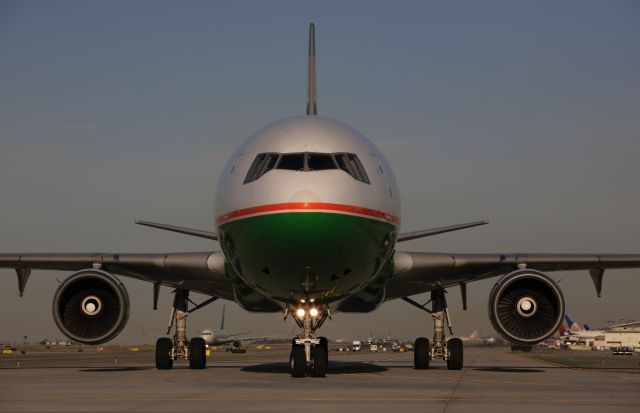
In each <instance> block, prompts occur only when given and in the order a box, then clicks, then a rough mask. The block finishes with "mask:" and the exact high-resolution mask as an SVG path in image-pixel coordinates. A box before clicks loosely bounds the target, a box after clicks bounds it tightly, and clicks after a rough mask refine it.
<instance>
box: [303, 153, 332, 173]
mask: <svg viewBox="0 0 640 413" xmlns="http://www.w3.org/2000/svg"><path fill="white" fill-rule="evenodd" d="M307 169H309V170H310V171H324V170H326V169H338V166H337V165H336V163H335V161H334V160H333V155H332V154H330V153H316V152H309V153H307Z"/></svg>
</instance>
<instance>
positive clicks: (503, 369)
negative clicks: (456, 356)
mask: <svg viewBox="0 0 640 413" xmlns="http://www.w3.org/2000/svg"><path fill="white" fill-rule="evenodd" d="M474 370H477V371H489V372H494V373H544V371H545V370H544V369H534V368H530V367H477V368H474Z"/></svg>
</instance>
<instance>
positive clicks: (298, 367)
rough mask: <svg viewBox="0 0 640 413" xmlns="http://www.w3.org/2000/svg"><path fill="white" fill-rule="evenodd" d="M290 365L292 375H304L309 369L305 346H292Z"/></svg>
mask: <svg viewBox="0 0 640 413" xmlns="http://www.w3.org/2000/svg"><path fill="white" fill-rule="evenodd" d="M289 365H290V366H291V377H304V375H305V373H306V371H307V356H306V354H305V352H304V347H303V346H300V345H293V346H291V356H290V357H289Z"/></svg>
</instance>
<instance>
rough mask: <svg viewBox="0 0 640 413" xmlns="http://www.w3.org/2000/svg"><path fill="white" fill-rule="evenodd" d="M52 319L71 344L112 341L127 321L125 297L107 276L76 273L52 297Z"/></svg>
mask: <svg viewBox="0 0 640 413" xmlns="http://www.w3.org/2000/svg"><path fill="white" fill-rule="evenodd" d="M53 319H54V321H55V322H56V324H57V325H58V328H59V329H60V330H61V331H62V332H63V333H64V334H65V335H66V336H67V337H69V338H70V339H71V340H73V341H77V342H79V343H82V344H100V343H104V342H107V341H109V340H111V339H112V338H114V337H115V336H116V335H118V333H120V331H122V329H123V328H124V326H125V325H126V324H127V320H128V319H129V295H128V294H127V290H126V289H125V288H124V285H123V284H122V283H121V282H120V280H118V279H117V278H116V277H115V276H113V275H111V274H109V273H108V272H105V271H102V270H96V269H88V270H82V271H78V272H77V273H75V274H72V275H71V276H69V278H67V279H66V280H64V281H63V282H62V284H60V286H59V287H58V290H57V291H56V295H55V296H54V297H53Z"/></svg>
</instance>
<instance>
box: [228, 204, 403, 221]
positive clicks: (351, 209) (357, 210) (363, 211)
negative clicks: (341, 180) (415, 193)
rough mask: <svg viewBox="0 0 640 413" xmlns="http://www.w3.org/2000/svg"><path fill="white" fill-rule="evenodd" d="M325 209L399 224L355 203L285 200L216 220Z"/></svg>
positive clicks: (394, 217)
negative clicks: (278, 212) (266, 213)
mask: <svg viewBox="0 0 640 413" xmlns="http://www.w3.org/2000/svg"><path fill="white" fill-rule="evenodd" d="M307 209H308V210H318V209H320V210H327V211H340V212H348V213H350V214H358V215H367V216H370V217H373V218H377V219H382V220H385V221H389V222H392V223H394V224H396V225H397V224H399V223H400V220H399V219H398V217H396V216H394V215H391V214H388V213H386V212H382V211H378V210H375V209H369V208H363V207H359V206H355V205H341V204H330V203H328V202H287V203H283V204H269V205H260V206H255V207H250V208H244V209H238V210H235V211H231V212H227V213H226V214H223V215H220V216H219V217H218V218H217V219H216V222H217V223H218V224H222V223H224V222H227V221H229V220H231V219H235V218H240V217H244V216H247V215H254V214H261V213H264V212H277V211H286V210H307Z"/></svg>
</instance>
